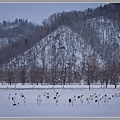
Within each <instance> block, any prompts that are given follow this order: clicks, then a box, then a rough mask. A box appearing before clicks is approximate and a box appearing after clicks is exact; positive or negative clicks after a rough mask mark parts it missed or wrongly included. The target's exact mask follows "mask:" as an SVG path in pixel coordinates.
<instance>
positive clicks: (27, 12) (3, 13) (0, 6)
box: [0, 3, 106, 24]
mask: <svg viewBox="0 0 120 120" xmlns="http://www.w3.org/2000/svg"><path fill="white" fill-rule="evenodd" d="M101 4H102V5H104V4H106V3H0V22H2V21H3V20H6V21H8V20H10V21H13V20H15V18H18V19H19V18H25V19H27V20H28V21H31V22H33V23H37V24H41V22H42V20H43V19H45V18H48V17H49V16H50V15H51V14H53V13H56V12H62V11H71V10H80V11H81V10H85V9H87V8H96V7H99V6H100V5H101Z"/></svg>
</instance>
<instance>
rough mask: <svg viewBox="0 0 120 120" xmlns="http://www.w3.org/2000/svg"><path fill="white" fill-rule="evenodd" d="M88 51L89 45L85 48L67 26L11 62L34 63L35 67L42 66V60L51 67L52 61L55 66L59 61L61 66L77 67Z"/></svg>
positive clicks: (77, 36)
mask: <svg viewBox="0 0 120 120" xmlns="http://www.w3.org/2000/svg"><path fill="white" fill-rule="evenodd" d="M90 49H91V47H90V46H89V45H88V46H85V43H84V40H83V39H82V38H81V36H80V35H79V34H78V33H76V32H74V31H72V30H71V29H70V28H69V27H67V26H61V27H59V28H58V29H57V30H56V31H54V32H52V33H50V34H49V35H48V36H47V37H45V38H43V39H41V40H40V41H39V42H38V43H37V44H36V45H35V46H33V47H32V48H31V49H29V50H27V51H25V52H24V54H23V55H19V56H18V57H17V58H15V59H14V60H13V62H15V61H17V60H19V65H21V63H24V64H29V63H30V62H33V61H35V62H36V64H37V65H42V62H43V60H44V62H45V65H46V66H48V67H50V66H51V63H52V61H53V62H55V61H56V64H59V62H60V61H61V62H62V63H61V64H67V63H71V64H73V63H74V64H75V65H77V64H80V62H81V61H82V59H83V58H82V55H83V54H88V53H89V51H90ZM17 63H18V62H17ZM54 64H55V63H54Z"/></svg>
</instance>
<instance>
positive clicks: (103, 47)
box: [0, 3, 120, 89]
mask: <svg viewBox="0 0 120 120" xmlns="http://www.w3.org/2000/svg"><path fill="white" fill-rule="evenodd" d="M119 11H120V4H119V3H111V4H107V5H104V6H102V5H101V6H100V7H97V8H95V9H91V8H88V9H86V10H85V11H70V12H65V11H63V12H61V13H54V14H52V15H51V16H49V18H47V19H44V20H43V22H42V25H35V24H33V23H31V22H28V21H27V20H24V19H17V18H16V20H15V21H14V22H10V21H3V23H1V24H0V39H1V40H3V39H5V38H7V39H8V41H9V42H8V45H6V46H3V47H1V48H0V80H1V82H2V83H4V82H7V83H9V84H12V83H18V82H20V83H22V84H25V83H26V82H28V83H31V84H34V83H35V84H39V83H41V84H42V83H49V84H66V83H69V84H70V83H80V84H81V83H82V81H84V82H83V83H84V84H88V85H89V89H90V85H91V84H94V83H97V82H98V83H100V84H106V87H107V85H108V84H114V85H115V88H116V87H117V84H119V82H120V34H119V33H120V22H119V20H120V12H119ZM103 20H104V21H103ZM109 21H110V22H109ZM63 25H64V26H68V27H69V28H70V29H71V31H72V33H71V35H69V38H67V37H66V41H67V40H68V44H70V45H69V46H71V47H68V46H67V48H69V49H68V50H69V53H68V54H71V53H72V54H71V56H70V57H69V60H68V59H67V58H66V57H65V53H66V51H65V49H64V48H65V46H62V45H63V44H59V49H57V47H56V44H57V43H55V41H56V40H58V39H59V38H61V33H60V34H58V35H56V36H55V37H52V35H51V34H52V32H53V33H54V32H55V31H56V30H57V29H58V28H59V27H61V26H63ZM101 26H102V27H101ZM102 29H103V30H102ZM66 30H67V29H66ZM104 30H105V32H104V33H103V32H101V31H104ZM64 33H65V34H67V33H66V32H64ZM73 33H75V34H77V37H78V40H79V39H80V38H82V40H83V42H82V43H81V42H80V41H78V42H80V46H79V47H78V48H77V50H78V49H80V48H82V44H84V48H82V51H81V54H82V61H81V62H80V63H79V64H77V62H76V61H77V55H76V53H75V51H77V50H76V49H75V48H76V46H77V45H76V44H75V43H74V40H75V39H76V36H74V34H73ZM47 36H49V38H48V37H47ZM106 36H107V37H106ZM46 37H47V38H48V40H49V39H51V40H52V41H53V44H52V47H51V49H50V51H51V52H50V54H49V55H50V60H51V62H50V63H49V65H50V67H48V66H47V65H46V64H47V62H46V61H45V49H46V48H47V46H49V44H47V43H46V46H44V45H42V47H41V51H40V53H38V54H40V55H41V61H42V63H41V64H37V62H36V59H37V55H36V53H35V54H31V51H32V50H31V48H32V47H34V46H35V45H36V44H37V43H39V42H40V43H41V44H43V43H44V42H42V39H44V38H46ZM47 38H46V39H47ZM13 39H14V41H13ZM80 40H81V39H80ZM59 43H60V40H59ZM1 44H2V43H1ZM74 44H75V45H76V46H74ZM58 50H60V51H61V52H56V51H58ZM26 51H29V54H28V55H29V56H30V55H32V59H31V61H30V62H29V64H26V62H25V59H24V58H26V56H25V52H26ZM86 51H87V53H86ZM68 54H67V56H68ZM19 55H22V56H23V59H24V60H22V61H23V62H22V63H21V65H18V64H19V61H20V60H19V57H18V56H19ZM59 56H61V57H60V59H58V58H59ZM98 56H99V58H98ZM13 59H14V60H15V61H14V60H13ZM12 60H13V62H11V61H12ZM61 61H62V63H60V62H61ZM100 61H102V62H100ZM17 63H18V64H17ZM76 64H77V65H76ZM59 66H60V67H59Z"/></svg>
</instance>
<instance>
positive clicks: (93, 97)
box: [8, 90, 120, 106]
mask: <svg viewBox="0 0 120 120" xmlns="http://www.w3.org/2000/svg"><path fill="white" fill-rule="evenodd" d="M53 96H54V97H53ZM61 96H62V94H60V93H59V92H56V90H54V95H51V94H50V93H49V92H44V94H43V95H42V94H38V95H36V103H37V104H38V105H41V104H42V102H43V101H47V100H49V99H51V100H53V101H54V103H55V105H56V106H57V105H58V103H59V102H60V101H61V99H62V98H63V96H62V98H61ZM68 96H71V94H69V95H68ZM18 97H19V98H20V99H21V103H22V104H23V105H24V106H25V105H26V97H25V95H24V94H23V93H21V94H17V93H15V94H14V95H12V94H9V95H8V100H9V101H11V100H12V101H13V104H12V105H13V106H17V105H20V104H21V103H19V102H17V99H16V98H18ZM119 97H120V93H115V94H112V95H107V94H104V95H101V94H97V93H94V94H90V95H88V96H87V97H86V96H84V94H82V95H74V96H73V97H70V98H69V99H68V100H66V101H68V103H67V102H66V104H69V105H72V106H74V104H75V103H76V101H79V102H80V104H81V105H83V104H89V105H90V104H92V103H97V105H98V106H99V105H100V104H102V103H104V104H105V105H106V104H107V103H109V102H110V101H111V100H114V99H118V98H119ZM60 98H61V99H60Z"/></svg>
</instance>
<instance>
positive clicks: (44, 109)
mask: <svg viewBox="0 0 120 120" xmlns="http://www.w3.org/2000/svg"><path fill="white" fill-rule="evenodd" d="M6 87H8V86H6ZM6 87H5V86H4V87H2V89H0V117H62V118H66V117H67V118H68V117H120V94H119V93H120V87H119V86H118V88H117V89H114V86H108V89H105V88H100V87H101V86H99V85H98V86H97V85H96V86H95V85H94V86H93V89H91V90H90V91H89V90H88V89H87V88H88V86H84V85H83V86H80V85H79V86H78V85H76V86H75V85H66V86H64V88H63V86H60V85H58V86H54V88H53V86H50V85H49V86H48V85H43V86H39V88H42V89H9V88H10V87H9V88H8V89H6ZM17 87H18V86H17ZM26 87H27V88H28V86H26ZM34 87H35V88H37V87H36V86H34ZM0 88H1V86H0ZM3 88H4V89H3ZM19 88H23V87H21V86H19ZM32 88H33V86H32ZM58 88H59V89H58ZM45 92H46V93H49V95H50V98H49V99H46V97H45V96H44V94H45ZM57 92H58V94H57V96H58V95H60V97H59V98H58V103H57V105H56V99H54V97H55V96H56V93H57ZM15 93H17V95H16V99H15V103H16V104H17V105H16V106H13V100H12V99H11V98H12V97H13V96H15ZM21 93H22V94H24V96H25V99H24V98H22V99H21V96H20V94H21ZM95 93H96V95H99V94H100V96H99V98H102V96H105V94H106V95H107V97H108V98H109V97H110V98H111V100H107V101H106V105H105V102H104V98H103V99H102V100H100V102H99V106H98V102H95V100H96V99H97V98H94V97H93V100H90V104H88V103H87V100H86V98H89V97H90V95H93V94H95ZM116 93H117V96H116V97H112V95H115V94H116ZM9 94H11V97H10V100H9V99H8V96H9ZM38 95H41V105H39V104H37V96H38ZM81 95H84V96H83V97H82V99H83V104H82V105H81V101H80V99H78V96H81ZM74 96H76V100H75V101H74V102H73V106H72V104H71V103H70V105H69V99H70V98H73V97H74ZM24 100H25V101H24ZM18 103H19V105H18Z"/></svg>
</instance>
